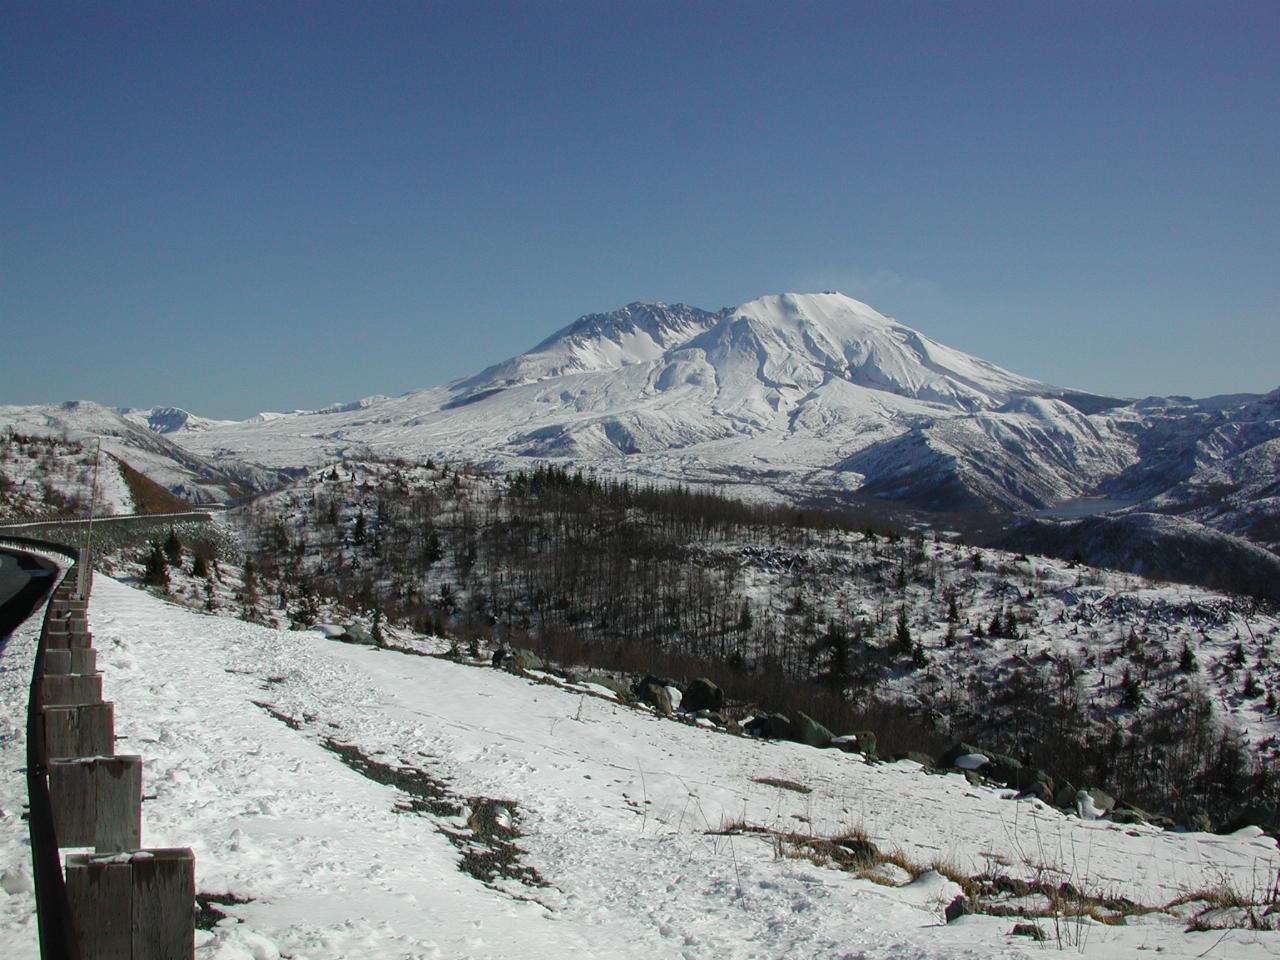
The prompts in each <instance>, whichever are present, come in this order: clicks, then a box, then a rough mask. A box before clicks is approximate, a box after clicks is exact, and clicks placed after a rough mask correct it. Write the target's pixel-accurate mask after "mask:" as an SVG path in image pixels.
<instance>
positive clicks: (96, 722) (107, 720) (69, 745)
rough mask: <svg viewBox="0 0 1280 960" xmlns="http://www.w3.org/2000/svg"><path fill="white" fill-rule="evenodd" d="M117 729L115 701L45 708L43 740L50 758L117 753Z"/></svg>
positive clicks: (72, 757)
mask: <svg viewBox="0 0 1280 960" xmlns="http://www.w3.org/2000/svg"><path fill="white" fill-rule="evenodd" d="M115 731H116V715H115V704H114V703H80V704H73V705H71V706H66V707H45V708H44V742H45V749H46V751H47V753H48V759H50V760H76V759H79V758H80V757H110V756H114V755H115V752H116V735H115Z"/></svg>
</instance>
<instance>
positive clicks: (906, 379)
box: [0, 293, 1280, 552]
mask: <svg viewBox="0 0 1280 960" xmlns="http://www.w3.org/2000/svg"><path fill="white" fill-rule="evenodd" d="M105 420H111V421H112V422H111V423H109V424H108V423H106V422H104V421H105ZM4 422H9V423H12V424H14V425H16V426H18V427H19V428H20V429H26V430H29V429H32V428H34V427H39V428H40V429H49V430H55V431H56V430H63V429H65V430H67V431H68V432H69V433H70V434H71V435H73V436H88V435H93V434H102V433H105V434H108V435H111V436H114V437H117V438H118V440H115V441H113V442H114V443H115V444H116V446H118V447H119V448H120V449H119V450H117V451H116V452H118V453H119V454H120V455H121V456H124V457H126V458H127V459H129V460H130V462H132V463H134V465H135V466H137V467H138V468H139V469H141V470H143V471H144V472H146V473H147V474H148V475H149V476H151V477H152V478H153V479H156V480H158V481H159V482H161V483H162V484H164V485H166V486H168V487H170V488H171V489H174V490H175V491H176V492H179V493H182V494H183V495H185V496H187V497H188V498H191V499H195V500H206V499H226V498H227V497H228V496H229V495H231V494H233V493H235V488H236V486H237V484H242V485H243V486H245V487H248V488H250V489H253V490H262V489H266V488H269V487H271V486H273V485H275V484H276V483H278V482H279V481H280V479H281V477H282V475H284V474H286V473H290V472H292V473H293V474H294V475H296V473H297V472H298V471H300V470H301V469H302V468H304V467H308V466H310V467H314V466H318V465H320V464H324V463H328V462H331V461H333V460H336V459H341V458H343V457H362V456H365V455H368V454H377V455H382V456H389V457H407V458H410V459H418V460H424V459H426V458H427V457H431V456H435V457H441V456H444V457H447V458H449V459H454V460H467V461H471V462H475V463H479V464H482V465H484V466H487V467H492V468H497V469H501V470H514V469H522V468H524V467H526V466H529V465H530V464H531V462H534V461H554V462H560V463H566V464H571V465H573V466H576V467H582V468H588V469H590V470H593V471H595V472H596V473H597V474H599V475H601V476H613V477H616V478H627V479H631V480H636V479H640V480H654V481H657V482H661V483H667V484H682V483H690V484H710V485H714V486H716V487H719V488H721V489H724V490H728V491H730V492H732V494H733V495H735V496H738V497H741V498H743V499H747V500H755V501H775V502H776V501H782V502H792V503H799V504H806V505H808V504H814V503H817V504H821V505H825V506H834V507H847V506H848V505H850V504H851V503H864V504H865V503H867V502H872V501H874V502H876V503H877V504H879V505H882V506H881V509H894V510H897V509H900V508H901V509H906V510H912V511H929V512H939V513H945V514H950V515H951V518H949V519H948V520H947V521H946V522H947V523H950V524H962V525H967V529H983V528H985V527H987V526H989V521H990V520H991V518H992V517H996V518H998V519H999V520H1000V521H1002V522H1003V521H1006V520H1008V519H1009V518H1010V517H1017V516H1023V517H1024V516H1027V515H1029V514H1032V513H1035V512H1036V511H1038V510H1041V509H1043V508H1046V507H1050V506H1057V505H1062V504H1066V505H1067V507H1068V508H1070V507H1071V506H1072V504H1074V503H1076V502H1077V501H1081V500H1085V499H1089V500H1090V501H1091V502H1097V501H1098V499H1105V500H1106V501H1107V503H1108V504H1109V506H1110V508H1111V509H1116V508H1118V507H1122V506H1126V505H1130V506H1133V508H1134V509H1135V510H1141V511H1145V512H1163V513H1175V514H1179V515H1182V516H1183V518H1184V519H1186V520H1189V521H1194V522H1196V523H1199V524H1202V525H1207V526H1209V527H1211V528H1213V529H1215V530H1217V531H1219V532H1223V533H1228V534H1233V535H1236V536H1241V537H1244V538H1246V539H1249V540H1251V541H1252V542H1254V543H1257V544H1260V545H1261V546H1263V547H1265V548H1267V549H1270V550H1272V551H1273V552H1274V551H1276V550H1277V549H1280V496H1278V495H1277V492H1276V486H1275V483H1276V480H1275V478H1276V476H1277V474H1278V472H1280V391H1276V392H1273V393H1271V394H1269V395H1266V396H1252V395H1237V396H1226V397H1216V398H1209V399H1205V400H1191V399H1188V398H1179V397H1171V398H1149V399H1147V400H1142V401H1138V402H1134V403H1125V402H1122V401H1120V400H1115V399H1111V398H1107V397H1099V396H1092V395H1088V394H1084V393H1081V392H1078V391H1073V390H1069V389H1064V388H1061V387H1055V386H1052V385H1049V384H1046V383H1041V382H1039V381H1035V380H1032V379H1029V378H1026V377H1023V376H1020V375H1018V374H1016V373H1012V372H1010V371H1008V370H1004V369H1002V368H1000V367H998V366H996V365H994V364H992V363H989V362H987V361H985V360H982V359H979V358H977V357H973V356H971V355H969V354H966V353H963V352H961V351H959V350H956V349H953V348H951V347H947V346H945V345H943V344H940V343H938V342H936V341H934V340H931V339H930V338H929V337H927V336H925V335H924V334H922V333H920V332H918V331H916V330H913V329H912V328H910V327H907V326H905V325H904V324H902V323H900V322H898V321H896V320H894V319H891V318H889V317H886V316H884V315H883V314H881V313H879V312H877V311H876V310H875V309H873V308H872V307H870V306H868V305H866V304H864V303H860V302H859V301H857V300H854V299H852V298H850V297H847V296H844V295H842V294H839V293H817V294H782V295H775V296H767V297H761V298H759V299H757V300H753V301H751V302H749V303H746V304H743V305H741V306H739V307H735V308H726V309H724V310H720V311H718V312H714V313H713V312H708V311H705V310H699V309H697V308H694V307H689V306H685V305H683V304H676V305H674V306H670V305H666V304H661V303H659V304H652V305H646V304H640V303H633V304H630V305H628V306H626V307H624V308H622V309H620V310H615V311H613V312H610V313H603V314H591V315H588V316H585V317H583V318H581V319H579V320H578V321H576V322H574V323H572V324H570V325H569V326H567V327H565V328H564V329H562V330H560V331H558V332H557V333H555V334H553V335H552V336H551V337H548V338H547V339H546V340H544V341H542V342H541V343H539V344H538V345H537V346H535V347H533V348H532V349H531V350H529V351H528V352H526V353H523V354H520V355H518V356H515V357H513V358H511V359H510V360H507V361H504V362H502V363H499V364H496V365H495V366H492V367H490V368H488V369H486V370H484V371H481V372H480V373H478V374H476V375H474V376H471V377H466V378H462V379H459V380H456V381H454V382H453V383H450V384H447V385H444V386H440V387H434V388H430V389H424V390H419V391H415V392H413V393H409V394H405V395H403V396H399V397H385V396H371V397H366V398H364V399H362V400H357V401H354V402H350V403H342V404H335V405H333V406H329V407H325V408H323V409H320V410H313V411H293V412H290V413H262V414H259V415H257V416H255V417H252V418H250V419H248V420H245V421H243V422H236V423H228V422H225V421H212V420H203V419H201V418H198V417H193V416H192V415H191V414H189V413H187V412H186V411H183V410H180V409H177V408H157V409H154V410H150V411H137V412H129V413H127V414H126V415H125V416H124V417H121V416H120V415H119V414H117V413H116V412H115V411H110V410H107V409H106V408H101V407H97V406H96V405H94V404H88V403H81V404H75V403H72V404H63V405H61V406H60V407H28V408H21V407H8V408H0V424H3V423H4ZM170 441H172V442H170ZM157 445H161V446H157ZM179 445H181V446H180V447H179ZM183 451H191V452H190V453H186V452H183ZM215 465H216V466H215ZM886 502H888V505H885V504H886ZM1188 529H1189V530H1192V531H1193V532H1194V533H1195V536H1196V537H1197V538H1199V539H1200V540H1203V539H1204V537H1203V536H1202V535H1201V534H1200V532H1199V531H1196V530H1195V528H1192V527H1189V528H1188ZM1066 532H1067V533H1069V532H1070V531H1069V530H1068V531H1066Z"/></svg>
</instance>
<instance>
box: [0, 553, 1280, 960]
mask: <svg viewBox="0 0 1280 960" xmlns="http://www.w3.org/2000/svg"><path fill="white" fill-rule="evenodd" d="M89 619H90V626H91V628H92V630H93V633H94V637H95V646H96V647H97V649H98V651H99V662H100V664H101V669H102V670H103V672H104V674H105V680H104V686H105V691H106V696H107V698H108V699H111V700H114V701H115V703H116V717H117V720H116V725H117V726H116V732H117V734H118V735H119V736H121V737H122V738H124V739H122V740H121V742H120V743H119V744H118V745H117V751H118V752H120V753H137V754H141V755H142V756H143V758H144V761H145V766H144V771H145V772H144V793H145V794H146V795H148V796H149V797H151V799H148V801H147V802H146V803H145V804H144V813H143V815H144V823H143V842H144V844H145V845H147V846H191V847H193V848H194V849H195V853H196V871H197V889H198V890H199V891H201V892H202V893H206V894H217V895H224V894H231V895H234V896H235V897H236V898H239V899H242V900H244V901H246V902H243V903H235V904H227V905H223V906H221V907H219V909H220V910H221V911H222V912H224V913H226V914H227V919H226V920H223V921H222V922H221V923H220V924H219V925H217V926H216V927H215V928H214V929H213V930H212V931H208V932H205V931H202V932H200V933H198V934H197V956H198V957H200V958H202V960H213V958H219V960H231V958H272V957H276V956H288V957H294V958H299V960H301V958H316V960H318V958H344V957H345V958H357V957H361V958H363V957H368V958H374V957H377V958H425V957H442V958H443V957H449V958H516V957H520V958H530V960H541V958H552V957H555V958H560V957H565V956H574V957H600V958H606V957H607V958H613V957H620V958H625V957H637V958H640V957H643V958H646V960H648V958H652V957H682V958H703V957H707V958H712V957H714V958H716V960H735V958H772V957H796V958H810V957H814V958H817V957H826V958H837V957H839V958H888V957H893V958H939V960H941V958H963V957H983V958H986V957H1018V956H1031V955H1041V954H1044V953H1045V952H1046V951H1057V950H1059V949H1061V950H1063V951H1065V952H1066V953H1071V954H1083V955H1085V956H1089V957H1098V958H1121V957H1125V958H1130V957H1138V956H1145V955H1147V952H1148V951H1150V952H1151V953H1152V954H1154V953H1157V952H1159V953H1161V954H1162V955H1164V956H1170V957H1188V958H1190V957H1201V956H1208V957H1221V958H1239V960H1246V958H1253V957H1274V956H1277V955H1278V954H1280V933H1275V932H1266V931H1251V930H1227V931H1222V930H1209V931H1205V932H1196V933H1186V932H1184V931H1185V930H1186V927H1187V920H1186V919H1185V916H1184V917H1183V918H1182V919H1179V918H1178V917H1175V916H1171V915H1169V914H1167V913H1154V914H1150V915H1146V916H1142V915H1134V916H1131V917H1129V918H1128V921H1127V923H1125V924H1124V925H1115V926H1113V925H1103V924H1099V923H1095V922H1093V921H1089V920H1083V921H1081V920H1076V919H1070V918H1066V919H1061V920H1058V921H1056V922H1055V920H1054V919H1053V918H1052V917H1049V918H1042V919H1040V920H1038V921H1037V922H1038V924H1039V926H1040V927H1041V928H1042V929H1043V930H1044V931H1045V933H1046V934H1047V936H1048V939H1047V940H1046V941H1044V942H1035V941H1032V940H1029V939H1027V938H1025V937H1014V936H1011V931H1012V929H1013V926H1014V924H1015V922H1018V921H1016V920H1015V919H1014V918H1011V917H994V916H984V915H971V916H965V917H961V918H960V919H959V920H957V921H955V922H953V923H950V924H947V923H944V922H943V919H942V909H943V907H944V906H945V905H946V904H947V903H948V902H950V901H951V899H952V898H954V897H955V896H956V895H957V894H958V893H959V888H958V887H957V886H956V885H955V884H954V883H952V882H951V881H949V880H946V879H944V878H943V877H941V876H940V875H939V874H938V873H936V872H932V871H930V872H926V873H925V874H923V875H922V876H921V878H919V879H918V880H916V881H915V882H913V883H909V884H905V885H901V886H891V885H885V884H883V883H875V882H872V880H869V879H863V878H859V877H855V876H853V875H851V874H849V873H846V872H843V871H841V870H838V869H836V868H834V867H830V866H820V865H817V864H815V863H812V862H810V861H809V860H806V859H802V858H795V857H789V856H779V855H778V847H777V844H776V843H775V841H774V840H773V839H772V838H771V837H770V836H769V835H767V834H761V835H747V834H741V833H740V834H737V835H733V836H724V835H717V834H718V832H719V831H721V830H722V828H724V827H726V826H729V825H731V824H735V823H747V824H752V825H757V826H762V827H766V828H773V829H777V830H782V831H787V832H794V833H799V834H812V835H815V836H823V837H825V836H832V835H837V834H842V833H847V832H850V831H854V830H861V831H864V832H865V834H866V835H867V836H868V837H869V838H870V839H871V840H872V841H873V842H874V843H875V844H876V845H877V847H878V848H879V849H880V850H881V851H882V852H889V851H899V852H901V854H903V855H904V856H905V858H906V859H907V860H910V861H913V862H916V863H920V864H932V863H934V862H939V863H943V864H946V865H947V866H948V867H949V868H950V869H951V870H953V871H957V872H959V873H963V874H976V873H981V872H983V871H984V870H991V869H995V870H998V871H1000V872H1002V873H1005V874H1007V875H1009V876H1012V877H1020V878H1023V879H1032V880H1033V879H1037V878H1045V877H1049V878H1052V879H1054V880H1058V881H1061V880H1067V881H1070V882H1071V883H1072V884H1074V885H1075V886H1076V887H1078V888H1084V889H1086V890H1088V891H1094V892H1097V893H1099V894H1105V895H1107V896H1110V897H1121V896H1123V897H1127V898H1129V899H1130V900H1132V901H1135V902H1138V903H1144V904H1151V905H1162V904H1166V903H1168V902H1170V901H1173V900H1175V899H1177V898H1179V897H1183V896H1186V895H1188V894H1190V893H1192V892H1195V891H1202V890H1213V889H1222V888H1223V887H1224V886H1229V887H1231V888H1234V889H1235V890H1236V891H1238V892H1240V893H1242V894H1246V895H1247V894H1250V893H1258V892H1260V891H1261V890H1263V889H1266V888H1267V887H1269V886H1270V885H1271V884H1273V883H1274V882H1275V879H1276V877H1277V875H1278V872H1280V854H1278V853H1277V848H1276V845H1275V843H1274V842H1273V841H1271V840H1270V839H1268V838H1266V837H1260V836H1256V835H1255V834H1254V833H1253V832H1250V831H1245V832H1242V833H1241V834H1237V835H1232V836H1215V835H1210V834H1198V833H1189V834H1177V833H1170V832H1165V831H1162V830H1159V829H1157V828H1155V827H1149V826H1120V825H1118V824H1114V823H1110V822H1108V821H1103V820H1096V821H1085V820H1081V819H1078V818H1076V817H1069V816H1065V815H1063V814H1062V813H1060V812H1059V811H1057V810H1054V809H1052V808H1049V807H1046V806H1044V805H1042V804H1040V803H1039V802H1038V801H1034V800H1022V801H1014V800H1011V799H1007V794H1008V791H1003V792H998V791H995V790H992V789H988V788H986V787H979V786H973V785H971V784H970V783H969V782H968V781H966V780H965V779H964V778H963V777H961V776H959V775H955V774H952V775H945V776H940V775H926V774H925V773H923V772H922V771H921V769H920V768H919V767H918V766H917V765H915V764H912V763H909V762H901V763H897V764H877V765H867V764H864V763H863V762H862V761H861V760H860V759H859V758H858V757H857V756H856V755H847V754H843V753H840V752H838V751H834V750H827V751H819V750H814V749H810V748H807V747H804V746H800V745H798V744H790V743H771V742H760V741H754V740H749V739H745V738H739V737H733V736H728V735H725V734H722V733H719V732H716V731H711V730H706V729H703V728H699V727H695V726H690V725H686V724H681V723H676V722H672V721H670V720H664V719H660V718H658V717H657V716H655V715H653V714H650V713H646V712H643V711H639V710H636V709H633V708H630V707H626V706H623V705H620V704H617V703H615V702H612V701H610V700H608V699H603V698H599V697H595V696H585V695H581V694H576V693H574V692H572V691H569V690H564V689H561V688H559V687H556V686H552V685H548V684H544V683H537V682H535V681H533V680H531V679H528V678H524V677H518V676H513V675H510V674H507V673H503V672H500V671H497V670H493V669H486V668H477V667H469V666H463V665H459V664H456V663H452V662H449V661H447V660H443V659H438V658H433V657H420V656H412V655H408V654H405V653H398V652H392V651H386V650H377V649H371V648H366V647H357V646H350V645H345V644H341V643H337V642H334V641H331V640H327V639H325V638H323V637H322V636H321V635H320V634H318V633H315V632H284V631H276V630H271V629H268V628H264V627H260V626H255V625H252V624H248V623H244V622H240V621H237V620H230V619H222V618H217V617H210V616H203V615H200V614H196V613H192V612H190V611H187V610H185V609H182V608H179V607H176V606H173V605H171V604H167V603H164V602H162V601H160V600H158V599H155V598H153V597H151V596H149V595H148V594H146V593H144V592H141V591H138V590H134V589H132V588H129V587H126V586H123V585H121V584H119V583H117V582H115V581H112V580H110V579H109V578H107V577H105V576H103V577H99V578H98V580H97V582H96V584H95V587H94V593H93V599H92V602H91V605H90V615H89ZM37 629H38V618H33V619H32V620H30V621H28V623H27V624H26V625H24V627H22V628H20V630H19V631H18V632H17V633H15V635H14V636H13V638H12V640H11V641H10V644H9V646H8V648H7V649H6V650H5V651H4V653H3V656H2V657H0V703H2V704H3V707H2V716H3V720H2V721H0V724H2V725H0V736H2V738H3V739H2V741H0V956H4V957H8V958H13V960H18V958H27V957H35V956H36V955H37V947H36V940H35V921H34V916H33V914H32V900H31V894H30V890H29V876H28V874H29V871H30V865H29V850H28V847H27V846H26V823H25V821H24V820H23V819H22V817H21V810H22V805H23V803H24V802H25V779H24V777H23V775H22V773H21V768H22V767H23V765H24V762H25V755H24V749H25V748H24V730H23V727H24V723H25V704H26V692H27V691H26V685H27V683H28V682H29V678H30V657H31V655H32V652H33V649H34V642H35V636H36V630H37ZM341 745H349V747H351V748H354V749H343V750H340V749H339V746H341ZM357 755H358V756H359V757H362V758H366V759H364V760H361V761H360V762H356V763H353V762H352V757H354V756H357ZM344 757H345V760H344ZM361 763H364V764H365V769H366V772H368V771H369V770H370V769H374V767H375V766H376V769H379V770H383V771H384V773H385V770H386V768H387V767H405V768H414V769H416V770H418V771H421V772H422V776H423V778H424V779H423V783H426V784H428V785H429V788H423V790H425V793H424V792H419V794H418V796H417V802H414V797H412V796H411V795H410V793H406V792H405V791H404V790H401V789H397V788H396V787H395V786H391V785H383V784H380V783H378V782H375V780H376V776H375V778H373V779H371V778H370V777H369V776H365V775H362V773H361V772H360V771H359V770H358V769H356V767H359V766H360V765H361ZM383 779H386V777H385V776H384V777H383ZM762 780H773V781H775V783H783V784H791V785H793V786H800V787H804V788H807V789H808V790H809V792H808V793H802V792H799V791H797V790H796V789H791V788H788V787H787V786H776V785H772V784H770V783H763V782H760V781H762ZM409 789H410V792H412V790H413V788H412V787H409ZM432 790H434V791H437V793H436V794H432V796H435V798H436V800H437V801H439V803H438V804H437V805H436V806H434V807H433V806H432V804H431V803H428V802H423V797H424V796H426V795H427V794H430V793H431V791H432ZM442 790H443V791H447V794H448V796H445V795H444V794H441V793H439V791H442ZM477 798H489V799H490V800H492V801H495V802H494V803H484V802H480V801H479V800H478V799H477ZM455 800H456V802H458V803H459V804H460V805H461V812H459V813H457V814H456V815H452V814H449V813H447V812H445V813H442V812H440V811H441V810H442V809H444V808H445V807H448V806H449V804H450V803H452V802H454V801H455ZM502 801H510V802H511V803H503V802H502ZM406 807H412V808H413V809H408V810H406V809H405V808H406ZM468 814H470V816H468ZM486 823H487V824H489V825H490V827H491V828H492V827H493V825H495V824H496V830H494V829H490V831H489V832H490V833H495V832H496V834H497V835H498V836H499V838H504V837H508V836H509V834H508V833H507V832H506V829H505V828H506V825H507V823H512V824H513V826H514V827H515V828H516V829H518V831H519V833H520V834H521V836H519V837H518V838H517V839H516V840H515V843H516V845H517V846H518V847H519V848H520V851H521V852H520V853H518V854H517V855H516V856H515V857H514V859H512V858H510V857H507V858H506V860H505V862H503V863H500V864H499V867H500V869H499V873H503V872H505V873H506V874H508V875H511V876H516V877H518V876H524V877H525V878H526V880H537V879H539V878H540V880H541V884H540V883H538V882H525V883H521V882H519V881H518V880H517V879H507V880H502V879H500V878H499V879H495V880H494V881H493V882H492V883H491V884H489V885H486V884H485V883H483V882H481V880H479V879H477V878H476V877H475V876H473V875H472V874H471V873H468V872H466V871H464V870H462V869H460V864H461V863H462V861H463V860H464V858H465V859H468V861H469V862H471V863H472V865H473V866H474V861H475V860H476V859H477V857H478V858H479V859H480V860H483V859H484V853H485V850H484V849H482V848H481V847H479V846H478V841H476V842H473V841H472V840H471V839H468V838H469V837H470V833H471V828H483V826H484V824H486ZM450 832H452V833H454V834H457V835H458V836H455V837H453V838H451V837H450V836H449V835H448V834H449V833H450ZM481 832H483V829H482V830H481ZM502 851H505V852H506V853H508V854H509V853H510V848H509V847H501V846H500V849H499V853H500V854H501V853H502ZM490 852H492V849H490ZM497 859H498V860H499V861H501V860H502V859H503V857H502V856H501V855H499V856H498V857H497ZM886 878H888V879H893V874H891V873H887V874H886ZM898 879H899V881H901V880H903V879H905V878H903V877H899V878H898Z"/></svg>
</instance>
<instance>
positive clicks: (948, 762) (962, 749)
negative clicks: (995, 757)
mask: <svg viewBox="0 0 1280 960" xmlns="http://www.w3.org/2000/svg"><path fill="white" fill-rule="evenodd" d="M971 753H982V754H985V753H986V751H985V750H983V749H982V748H981V747H975V746H974V745H973V744H972V743H965V742H964V741H960V742H959V743H954V744H952V745H951V746H950V747H949V748H948V749H947V750H945V751H944V752H943V753H942V755H941V756H940V757H938V766H940V767H954V766H955V765H956V760H957V759H958V758H959V757H962V756H964V755H965V754H971Z"/></svg>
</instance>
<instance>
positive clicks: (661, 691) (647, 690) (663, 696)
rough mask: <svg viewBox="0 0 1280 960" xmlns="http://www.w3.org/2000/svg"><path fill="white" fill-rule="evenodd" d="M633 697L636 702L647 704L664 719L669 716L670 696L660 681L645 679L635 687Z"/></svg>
mask: <svg viewBox="0 0 1280 960" xmlns="http://www.w3.org/2000/svg"><path fill="white" fill-rule="evenodd" d="M635 695H636V699H637V700H639V701H640V702H641V703H647V704H649V706H651V707H653V709H654V710H656V711H658V713H660V714H662V715H663V716H664V717H669V716H671V694H669V693H668V692H667V686H666V684H664V683H663V682H662V681H661V680H655V679H654V678H652V677H650V678H646V679H645V680H643V681H641V682H640V684H639V685H637V686H636V688H635Z"/></svg>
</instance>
